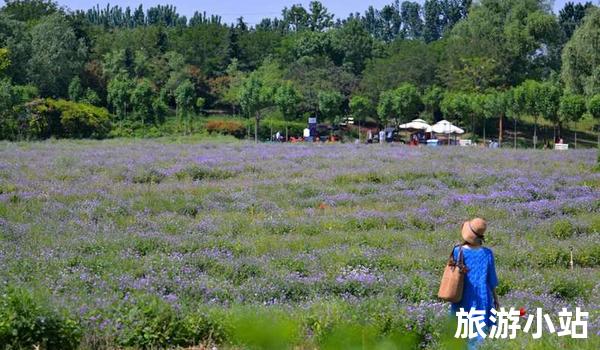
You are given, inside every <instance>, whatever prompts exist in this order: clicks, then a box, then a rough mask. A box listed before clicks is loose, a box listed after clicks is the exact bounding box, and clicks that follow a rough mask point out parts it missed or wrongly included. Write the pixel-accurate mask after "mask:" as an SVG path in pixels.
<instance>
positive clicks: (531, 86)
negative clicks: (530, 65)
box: [513, 80, 561, 148]
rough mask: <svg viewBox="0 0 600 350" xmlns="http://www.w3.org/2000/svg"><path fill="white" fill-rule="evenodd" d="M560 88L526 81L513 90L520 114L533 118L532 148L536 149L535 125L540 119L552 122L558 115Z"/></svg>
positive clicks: (550, 83)
mask: <svg viewBox="0 0 600 350" xmlns="http://www.w3.org/2000/svg"><path fill="white" fill-rule="evenodd" d="M560 96H561V92H560V88H559V87H557V86H556V85H555V84H554V83H552V82H538V81H534V80H526V81H525V82H523V83H522V84H521V85H519V86H517V87H516V88H514V90H513V99H514V104H515V106H516V107H517V108H518V110H519V111H520V113H521V114H525V115H530V116H532V117H533V118H534V124H533V147H534V148H536V147H537V125H538V121H539V119H540V118H546V119H548V120H552V119H554V118H556V116H557V114H558V107H559V103H560Z"/></svg>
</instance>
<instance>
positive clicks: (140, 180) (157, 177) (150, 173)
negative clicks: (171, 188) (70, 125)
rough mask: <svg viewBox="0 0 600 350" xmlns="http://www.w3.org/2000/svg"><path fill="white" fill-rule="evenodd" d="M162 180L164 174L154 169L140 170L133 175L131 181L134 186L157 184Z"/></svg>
mask: <svg viewBox="0 0 600 350" xmlns="http://www.w3.org/2000/svg"><path fill="white" fill-rule="evenodd" d="M164 178H165V174H163V173H161V172H160V171H158V170H156V169H140V170H138V171H137V172H136V173H135V174H134V175H133V178H132V179H131V181H132V182H133V183H136V184H158V183H161V181H162V180H164Z"/></svg>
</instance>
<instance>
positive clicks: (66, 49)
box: [28, 14, 87, 96]
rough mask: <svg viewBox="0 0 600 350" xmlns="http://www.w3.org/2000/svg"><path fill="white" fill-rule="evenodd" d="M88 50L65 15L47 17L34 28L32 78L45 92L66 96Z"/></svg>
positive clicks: (31, 60)
mask: <svg viewBox="0 0 600 350" xmlns="http://www.w3.org/2000/svg"><path fill="white" fill-rule="evenodd" d="M86 50H87V48H86V46H85V43H84V42H83V41H82V40H78V39H77V37H76V35H75V32H74V31H73V28H71V27H70V25H69V22H68V21H67V20H66V19H65V18H64V17H63V16H62V15H60V14H54V15H51V16H48V17H45V18H44V19H43V20H41V21H40V22H39V23H38V24H37V25H35V26H34V27H33V28H32V29H31V58H30V60H29V63H28V67H29V76H30V79H31V81H32V82H33V83H34V84H35V85H36V86H37V87H38V88H39V90H40V93H41V94H42V95H44V96H66V95H67V88H68V85H69V83H70V82H71V80H72V79H73V77H74V76H75V75H77V73H78V72H79V71H80V70H81V69H82V68H83V63H84V59H85V56H86Z"/></svg>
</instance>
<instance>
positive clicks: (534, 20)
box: [441, 0, 562, 92]
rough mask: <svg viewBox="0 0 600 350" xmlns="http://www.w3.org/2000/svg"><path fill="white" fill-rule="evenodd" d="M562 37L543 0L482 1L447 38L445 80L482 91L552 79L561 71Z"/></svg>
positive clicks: (456, 88) (448, 84) (450, 84)
mask: <svg viewBox="0 0 600 350" xmlns="http://www.w3.org/2000/svg"><path fill="white" fill-rule="evenodd" d="M560 33H561V31H560V27H559V26H558V23H557V20H556V17H555V16H554V15H553V14H552V13H551V12H550V9H549V7H547V6H546V5H545V3H544V2H543V1H541V0H487V1H481V2H477V3H475V4H474V5H473V6H472V7H471V9H470V12H469V16H468V17H467V18H465V19H464V20H463V21H460V22H459V23H457V24H456V26H454V28H453V29H452V31H451V33H450V34H449V35H448V37H447V45H446V49H445V51H444V54H443V60H442V65H441V66H442V67H441V71H442V77H443V79H444V81H445V83H446V85H447V86H448V87H450V88H451V89H454V90H462V91H478V92H483V91H485V90H486V89H488V88H502V87H505V86H509V85H517V84H519V83H521V82H522V81H523V80H525V79H528V78H537V79H543V78H546V77H547V76H549V74H550V73H551V71H552V70H558V69H559V67H560V48H561V42H562V40H561V35H560ZM542 48H543V49H542Z"/></svg>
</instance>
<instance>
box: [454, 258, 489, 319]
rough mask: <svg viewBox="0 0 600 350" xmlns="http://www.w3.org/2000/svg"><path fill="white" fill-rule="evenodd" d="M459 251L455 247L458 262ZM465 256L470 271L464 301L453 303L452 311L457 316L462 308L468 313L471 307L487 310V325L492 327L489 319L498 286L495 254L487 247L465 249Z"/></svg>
mask: <svg viewBox="0 0 600 350" xmlns="http://www.w3.org/2000/svg"><path fill="white" fill-rule="evenodd" d="M458 250H459V248H458V247H455V248H454V252H453V253H454V259H456V260H457V259H458ZM463 255H464V260H465V265H467V268H468V269H469V271H468V272H467V274H466V276H465V284H464V288H463V297H462V300H461V301H460V302H458V303H452V306H451V311H452V313H453V314H456V312H457V311H459V310H460V308H461V307H462V308H464V309H465V311H467V312H468V311H469V310H470V309H471V307H473V308H475V310H485V324H486V326H488V327H489V326H491V325H492V322H491V321H490V320H489V318H490V315H491V309H492V308H493V307H494V294H493V289H494V288H496V287H497V286H498V277H497V276H496V265H495V264H494V254H493V253H492V250H491V249H489V248H486V247H477V248H473V247H470V248H465V247H463Z"/></svg>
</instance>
